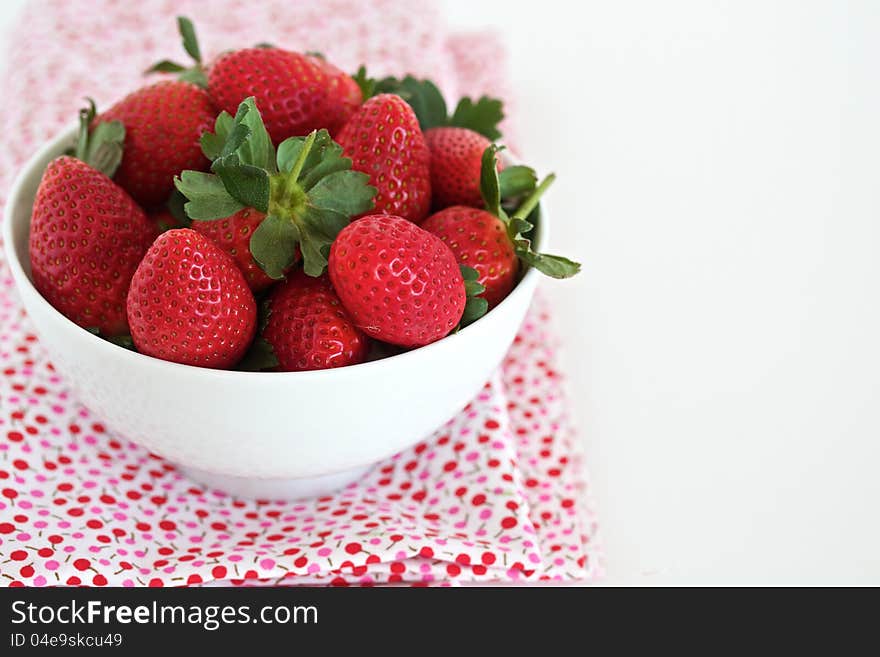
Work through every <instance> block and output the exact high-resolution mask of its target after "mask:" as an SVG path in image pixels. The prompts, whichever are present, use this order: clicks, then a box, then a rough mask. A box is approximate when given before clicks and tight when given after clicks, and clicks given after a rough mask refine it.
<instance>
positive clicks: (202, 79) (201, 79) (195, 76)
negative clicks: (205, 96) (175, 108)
mask: <svg viewBox="0 0 880 657" xmlns="http://www.w3.org/2000/svg"><path fill="white" fill-rule="evenodd" d="M177 79H178V80H182V81H183V82H191V83H193V84H194V85H196V86H197V87H201V88H202V89H207V88H208V76H207V75H205V72H204V71H203V70H202V69H200V68H188V69H186V70H185V71H183V72H182V73H181V74H180V75H178V76H177Z"/></svg>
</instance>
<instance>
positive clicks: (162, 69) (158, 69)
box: [145, 59, 186, 73]
mask: <svg viewBox="0 0 880 657" xmlns="http://www.w3.org/2000/svg"><path fill="white" fill-rule="evenodd" d="M185 70H186V66H184V65H183V64H178V63H177V62H172V61H171V60H170V59H163V60H161V61H158V62H156V63H155V64H153V65H152V66H151V67H150V68H148V69H147V70H146V71H145V72H146V73H182V72H183V71H185Z"/></svg>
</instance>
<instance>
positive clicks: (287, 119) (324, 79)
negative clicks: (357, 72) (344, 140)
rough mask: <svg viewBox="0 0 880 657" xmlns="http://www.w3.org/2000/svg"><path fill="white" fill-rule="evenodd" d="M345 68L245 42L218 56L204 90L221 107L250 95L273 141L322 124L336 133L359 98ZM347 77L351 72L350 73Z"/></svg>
mask: <svg viewBox="0 0 880 657" xmlns="http://www.w3.org/2000/svg"><path fill="white" fill-rule="evenodd" d="M346 78H349V76H347V75H346V74H345V73H343V72H342V71H340V70H339V69H337V68H336V67H335V66H332V65H330V64H329V63H327V62H325V61H323V60H320V59H319V58H317V57H315V56H311V55H304V54H301V53H297V52H291V51H289V50H283V49H281V48H246V49H244V50H234V51H232V52H228V53H225V54H223V55H221V56H220V57H218V58H217V59H216V60H215V61H214V63H213V64H212V65H211V67H210V70H209V71H208V91H209V93H210V94H211V97H212V98H213V99H214V101H215V102H216V103H217V105H218V106H219V107H220V109H222V110H225V111H227V112H229V113H230V114H233V113H235V111H236V108H237V107H238V106H239V104H240V103H241V102H242V101H244V100H245V99H246V98H248V97H250V96H253V97H254V98H255V99H256V104H257V106H258V107H259V108H260V112H261V113H262V115H263V121H264V122H265V125H266V129H267V130H268V131H269V135H270V136H271V138H272V141H273V142H274V143H276V144H277V143H279V142H281V141H283V140H284V139H286V138H288V137H294V136H301V135H305V134H308V133H309V132H311V131H312V130H317V129H319V128H326V129H327V130H328V131H329V132H330V133H333V134H335V132H336V130H338V129H339V128H340V127H341V126H342V124H343V123H344V122H345V121H346V119H347V118H348V116H349V115H350V114H351V111H352V110H353V106H354V105H356V104H357V103H359V102H360V97H359V95H358V97H355V96H354V94H355V93H356V90H355V89H354V86H355V85H353V84H352V83H351V82H348V81H347V80H346ZM349 80H350V78H349Z"/></svg>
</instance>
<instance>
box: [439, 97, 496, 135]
mask: <svg viewBox="0 0 880 657" xmlns="http://www.w3.org/2000/svg"><path fill="white" fill-rule="evenodd" d="M503 118H504V110H503V109H502V103H501V101H500V100H498V99H497V98H489V97H488V96H482V97H481V98H480V99H479V100H478V101H477V102H476V103H475V102H474V101H472V100H471V99H470V98H468V97H465V98H462V99H461V100H460V101H458V105H457V106H456V108H455V112H453V114H452V116H451V117H450V119H449V121H448V123H447V125H451V126H455V127H458V128H468V129H469V130H473V131H474V132H478V133H480V134H481V135H483V136H484V137H486V139H489V140H490V141H495V140H496V139H500V138H501V131H500V130H498V124H499V123H501V120H502V119H503Z"/></svg>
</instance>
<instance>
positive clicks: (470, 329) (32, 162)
mask: <svg viewBox="0 0 880 657" xmlns="http://www.w3.org/2000/svg"><path fill="white" fill-rule="evenodd" d="M78 129H79V124H78V122H74V123H71V124H70V125H68V127H66V128H64V129H63V130H61V131H59V132H58V133H57V134H56V135H55V136H54V137H51V138H50V139H48V140H47V141H46V142H44V143H43V144H42V145H41V146H40V147H39V148H38V149H37V150H36V151H35V152H34V153H33V155H31V156H30V157H29V158H28V159H27V161H26V162H25V163H24V164H23V165H22V166H21V167H20V168H19V170H18V172H17V174H16V176H15V179H14V181H13V183H12V186H11V187H10V189H9V194H8V196H7V200H6V204H5V207H4V208H3V227H2V237H3V244H4V252H5V254H6V260H7V263H8V265H9V268H10V270H11V271H12V273H13V279H14V281H15V283H16V287H18V288H21V287H22V286H24V287H27V288H28V292H30V293H33V295H34V296H35V297H36V299H37V302H38V303H40V304H43V306H44V307H45V308H46V309H47V310H48V311H49V313H50V314H55V315H57V317H58V318H60V319H61V320H62V321H63V322H64V323H65V324H66V325H67V328H69V329H76V334H77V335H78V336H79V337H80V339H84V340H86V341H87V342H89V341H90V342H91V344H92V345H94V346H95V348H97V349H99V350H106V353H107V357H108V358H113V357H116V358H121V359H123V361H126V360H128V362H130V363H132V365H140V366H146V367H154V368H158V369H160V370H161V369H165V370H167V371H168V372H169V374H174V373H177V374H178V375H183V374H185V373H188V374H189V375H192V376H196V377H199V376H202V377H206V378H216V377H223V378H235V379H242V380H253V378H254V377H260V380H267V379H268V377H269V376H272V377H274V378H275V379H276V380H277V379H280V378H282V377H285V378H293V377H296V378H299V379H306V378H312V379H317V378H321V377H326V376H335V377H342V376H344V375H345V373H349V374H352V375H360V374H361V373H364V372H367V371H369V370H372V369H376V368H378V367H388V366H389V365H391V364H392V363H400V364H403V363H404V362H410V361H412V360H413V359H416V358H427V357H428V356H429V354H431V353H433V352H435V351H439V350H441V349H443V348H447V349H448V348H449V344H450V341H454V340H462V339H466V338H467V336H469V335H473V334H474V333H475V331H477V330H479V328H480V324H481V323H482V322H484V321H485V319H486V318H488V317H490V316H491V314H492V313H494V312H497V311H498V309H500V308H503V307H506V306H509V305H512V304H513V303H514V302H515V298H514V297H518V296H520V295H530V294H531V293H532V292H533V290H534V287H535V286H536V285H537V277H538V275H539V272H538V271H537V270H536V269H535V268H534V267H530V268H529V269H528V270H527V271H526V273H525V274H524V275H523V276H522V278H520V280H519V281H518V282H517V284H516V286H515V287H514V288H513V290H512V291H511V292H510V294H508V295H507V296H506V297H505V298H504V299H502V301H501V302H500V303H499V304H498V305H497V306H495V308H493V309H492V310H491V311H490V312H489V313H487V315H485V316H484V317H482V318H480V319H479V320H478V321H476V322H474V323H473V324H471V325H469V326H467V327H465V328H463V329H461V330H460V331H459V332H458V333H451V334H449V335H447V336H445V337H443V338H441V339H439V340H437V341H435V342H432V343H430V344H427V345H424V346H422V347H418V348H416V349H411V350H408V351H404V352H402V353H399V354H394V355H392V356H388V357H386V358H380V359H377V360H372V361H367V362H364V363H357V364H355V365H346V366H345V367H334V368H327V369H322V370H304V371H298V372H271V371H256V372H249V371H243V370H222V369H214V368H208V367H197V366H195V365H187V364H184V363H175V362H173V361H168V360H163V359H161V358H155V357H153V356H148V355H147V354H142V353H140V352H137V351H132V350H130V349H125V348H124V347H120V346H119V345H115V344H113V343H112V342H109V341H108V340H105V339H103V338H101V337H99V336H97V335H95V334H93V333H91V332H89V331H86V330H85V329H83V328H82V327H81V326H79V325H78V324H76V323H74V322H73V321H72V320H70V319H68V318H67V317H66V316H65V315H63V314H62V313H61V312H60V311H58V310H57V309H56V308H55V307H54V306H52V305H51V304H50V303H49V302H48V301H46V299H45V298H44V297H43V295H42V294H40V292H39V290H37V288H36V287H35V286H34V283H33V281H32V280H31V277H30V276H29V275H28V274H27V272H26V271H25V269H24V267H23V266H22V263H21V261H20V260H19V257H18V253H17V252H16V248H15V241H14V236H13V228H14V216H13V215H14V209H15V208H16V206H18V205H19V203H18V199H19V197H20V196H21V195H22V193H23V190H24V187H25V182H26V181H27V179H28V178H30V177H31V175H33V174H34V173H35V169H36V168H37V167H38V166H41V164H40V163H41V162H42V161H43V160H47V159H49V158H50V157H52V156H53V155H54V157H58V156H59V154H60V153H58V152H59V151H60V149H61V146H62V145H63V144H64V143H65V142H67V141H72V140H73V139H74V138H75V136H76V133H77V130H78ZM508 152H509V151H508ZM506 159H508V160H509V161H510V163H511V164H517V163H519V162H518V159H516V158H513V157H510V156H509V155H508V156H507V158H506ZM40 175H42V173H41V174H40ZM545 210H546V208H545ZM22 221H24V219H22ZM27 223H28V226H27V228H28V234H30V220H29V218H28V220H27ZM547 224H548V220H547V213H546V211H545V212H544V213H542V215H541V224H540V229H539V232H538V234H537V236H536V239H535V242H536V244H539V245H542V246H543V245H545V244H546V243H547V235H548V230H547ZM20 293H21V291H20ZM483 326H485V324H483ZM444 344H445V345H447V346H446V347H444V346H443V345H444Z"/></svg>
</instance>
